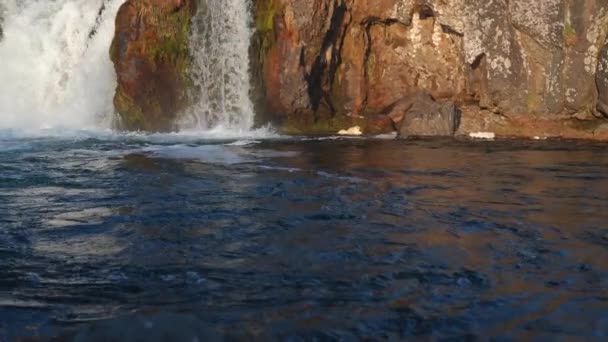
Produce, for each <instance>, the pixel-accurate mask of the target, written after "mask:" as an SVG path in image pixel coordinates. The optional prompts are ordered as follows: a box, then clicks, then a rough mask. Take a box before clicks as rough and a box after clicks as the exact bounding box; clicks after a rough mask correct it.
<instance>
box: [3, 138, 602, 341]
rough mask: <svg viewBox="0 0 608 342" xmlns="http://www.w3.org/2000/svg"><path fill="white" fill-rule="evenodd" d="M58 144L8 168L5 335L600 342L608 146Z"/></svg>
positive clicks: (10, 158) (9, 161) (9, 156)
mask: <svg viewBox="0 0 608 342" xmlns="http://www.w3.org/2000/svg"><path fill="white" fill-rule="evenodd" d="M57 144H59V145H60V146H59V148H58V146H57V145H54V146H52V147H41V146H39V147H38V149H40V150H35V151H33V152H32V153H35V154H37V155H38V156H39V157H41V156H44V158H43V160H42V161H41V159H40V158H38V159H27V160H24V159H23V158H21V157H20V156H19V155H18V154H14V153H12V152H10V151H9V152H0V163H2V164H1V165H9V166H10V167H11V168H10V169H9V170H10V171H9V172H8V174H9V175H10V176H12V177H13V178H10V179H11V180H9V181H3V182H2V183H0V184H1V186H2V187H3V188H2V191H1V193H0V200H1V201H3V203H6V204H7V205H6V206H2V209H0V217H2V222H3V228H2V229H1V230H0V242H1V243H2V244H4V245H5V246H6V247H2V248H0V254H2V255H5V256H6V257H5V258H3V259H2V260H1V261H0V263H2V265H1V266H2V269H1V270H0V275H1V277H0V314H2V315H5V317H11V318H10V319H8V321H7V322H9V323H10V328H9V327H8V326H6V325H5V326H4V327H3V326H1V325H0V339H1V337H12V336H16V335H15V334H17V333H18V332H19V331H20V330H19V328H20V327H21V328H23V327H25V326H29V325H32V324H34V323H35V325H37V326H43V327H46V328H40V329H38V330H37V331H39V332H40V333H41V334H50V335H52V334H54V333H56V332H60V331H64V329H65V328H66V326H65V325H63V323H62V325H59V324H57V322H64V323H65V322H67V323H68V325H67V329H68V330H69V329H78V328H79V326H78V325H72V324H70V322H72V323H74V322H81V321H83V320H96V319H101V318H106V317H112V316H115V315H119V314H126V313H132V312H141V313H144V314H145V313H146V312H150V311H152V312H158V311H169V312H187V313H188V314H190V315H194V316H196V318H197V319H199V320H201V321H203V322H206V323H209V324H210V326H211V328H210V329H213V330H214V331H216V332H217V333H219V334H220V335H225V336H232V337H235V338H250V339H251V338H253V339H265V338H266V339H268V338H269V339H286V338H291V337H296V336H298V337H300V338H304V339H312V338H321V339H366V338H367V339H378V338H384V339H407V338H413V337H419V338H435V339H441V338H453V337H456V338H459V337H460V338H474V337H484V338H497V339H507V340H508V339H515V340H520V339H532V340H536V339H554V338H568V337H573V336H574V337H581V338H591V339H593V338H599V339H603V338H606V337H608V325H607V324H606V323H607V318H606V315H605V312H607V311H606V310H607V309H608V297H607V296H606V293H608V291H607V290H608V269H607V268H608V265H606V263H605V262H604V261H605V260H608V226H606V222H608V220H607V219H608V212H606V211H605V210H603V209H604V208H607V207H608V195H606V194H608V192H607V191H606V190H608V189H607V186H608V176H605V172H604V170H605V169H606V167H607V166H608V150H606V149H605V147H604V146H600V145H597V146H596V145H589V144H583V145H579V144H577V143H570V142H565V143H548V142H544V143H534V144H532V143H528V142H490V143H475V144H471V143H467V142H458V141H451V140H450V141H408V142H401V141H384V140H362V139H357V140H332V141H327V140H307V141H303V140H283V141H281V140H279V141H266V142H260V143H256V144H254V143H248V144H221V143H217V142H215V143H212V144H209V143H207V142H200V143H196V142H192V143H191V144H188V145H184V144H177V145H170V144H164V145H163V144H150V143H147V142H137V143H134V142H128V141H126V142H124V143H122V144H121V143H119V142H116V141H113V142H103V141H90V142H88V143H86V144H84V146H78V147H77V149H78V152H74V150H73V149H74V148H75V147H74V146H72V145H71V144H70V143H65V145H61V144H60V143H57ZM80 145H82V143H81V144H80ZM83 150H84V151H85V152H82V151H83ZM98 150H101V151H106V152H104V153H100V154H99V155H97V156H96V155H95V153H92V152H91V151H98ZM107 151H111V153H110V152H107ZM67 161H69V163H68V162H67ZM9 302H13V303H22V305H20V306H19V307H21V308H22V309H24V310H25V308H27V310H26V311H18V310H17V311H16V309H15V305H9V304H6V303H9ZM2 303H5V304H2ZM28 303H29V304H28ZM34 304H35V306H34V307H32V306H33V305H34ZM37 308H43V309H37ZM22 312H27V314H21V313H22ZM24 315H25V316H24ZM27 317H32V318H27ZM45 329H46V330H45ZM2 334H4V335H2Z"/></svg>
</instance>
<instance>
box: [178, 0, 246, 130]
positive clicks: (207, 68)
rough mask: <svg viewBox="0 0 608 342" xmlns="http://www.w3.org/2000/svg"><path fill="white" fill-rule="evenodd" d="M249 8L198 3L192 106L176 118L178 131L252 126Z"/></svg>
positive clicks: (241, 0) (231, 0)
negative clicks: (180, 129) (193, 101)
mask: <svg viewBox="0 0 608 342" xmlns="http://www.w3.org/2000/svg"><path fill="white" fill-rule="evenodd" d="M250 6H251V3H250V0H200V1H199V8H198V12H197V14H196V16H195V18H194V21H193V32H192V35H191V42H190V47H191V51H192V54H193V58H194V61H193V62H194V63H193V70H192V74H191V75H192V79H193V81H194V84H195V87H196V94H195V96H194V97H195V105H194V106H193V107H192V108H191V110H190V111H188V113H186V114H185V115H184V116H183V118H182V119H181V120H180V126H181V127H182V128H187V129H199V130H208V129H213V128H222V129H230V130H240V131H247V130H249V129H251V127H252V126H253V120H254V112H253V105H252V103H251V99H250V97H249V95H250V94H249V91H250V74H249V45H250V42H251V36H252V33H253V32H252V27H251V8H250Z"/></svg>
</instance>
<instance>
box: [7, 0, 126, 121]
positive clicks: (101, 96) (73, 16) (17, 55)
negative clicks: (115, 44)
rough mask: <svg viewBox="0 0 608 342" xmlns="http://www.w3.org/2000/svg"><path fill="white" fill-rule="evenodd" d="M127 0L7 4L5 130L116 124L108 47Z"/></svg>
mask: <svg viewBox="0 0 608 342" xmlns="http://www.w3.org/2000/svg"><path fill="white" fill-rule="evenodd" d="M124 1H125V0H98V1H91V0H56V1H47V0H28V1H23V0H3V1H2V6H3V7H4V9H3V11H4V15H3V16H4V23H3V31H4V37H3V39H2V41H0V61H2V63H0V80H1V82H0V129H47V128H53V129H64V128H65V129H99V128H104V127H109V126H110V123H111V119H112V117H113V112H114V109H113V105H112V97H113V94H114V89H115V86H116V80H115V73H114V69H113V66H112V63H111V61H110V59H109V57H108V50H109V46H110V43H111V41H112V37H113V35H114V18H115V17H116V13H117V11H118V8H119V7H120V5H121V4H122V3H123V2H124Z"/></svg>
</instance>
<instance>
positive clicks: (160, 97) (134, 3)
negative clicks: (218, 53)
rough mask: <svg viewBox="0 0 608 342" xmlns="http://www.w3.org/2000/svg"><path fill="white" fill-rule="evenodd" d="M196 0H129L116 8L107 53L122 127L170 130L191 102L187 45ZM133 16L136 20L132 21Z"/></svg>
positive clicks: (189, 55) (189, 58) (115, 103)
mask: <svg viewBox="0 0 608 342" xmlns="http://www.w3.org/2000/svg"><path fill="white" fill-rule="evenodd" d="M195 11H196V6H195V0H186V1H160V0H129V1H127V2H126V3H125V4H123V5H122V7H121V8H120V10H119V12H118V15H117V19H116V35H115V37H114V40H113V42H112V46H111V48H110V57H111V59H112V61H113V62H114V66H115V69H116V72H117V76H118V87H117V91H116V95H115V98H114V105H115V108H116V111H117V112H118V114H119V115H120V118H121V120H120V122H121V127H120V128H123V129H127V130H147V131H170V130H173V129H174V128H175V119H176V118H177V116H178V115H179V113H180V112H182V111H184V110H185V109H186V108H188V107H189V106H190V104H191V100H190V96H189V94H190V90H191V88H192V81H191V80H190V78H189V71H190V68H191V65H192V57H191V53H190V49H189V40H190V31H191V26H192V17H193V15H194V13H195ZM134 18H136V19H134Z"/></svg>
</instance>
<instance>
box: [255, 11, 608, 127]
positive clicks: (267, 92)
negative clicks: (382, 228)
mask: <svg viewBox="0 0 608 342" xmlns="http://www.w3.org/2000/svg"><path fill="white" fill-rule="evenodd" d="M254 10H255V18H256V28H257V35H256V41H255V43H254V46H255V47H256V48H255V49H254V50H255V51H254V53H253V56H254V59H255V63H254V65H256V66H257V67H258V68H259V70H258V72H257V73H256V74H257V75H258V76H259V84H261V85H262V90H263V91H262V93H263V94H262V96H261V98H260V99H261V101H260V102H261V103H262V107H263V108H265V110H266V111H268V112H269V113H271V118H272V119H273V120H274V121H275V122H277V123H278V124H279V125H281V127H283V129H284V130H285V131H287V132H298V133H299V132H308V133H333V132H336V131H337V130H339V129H342V128H345V127H352V126H354V125H358V126H361V127H375V126H374V125H373V124H372V125H369V124H368V122H370V121H374V122H382V121H383V120H385V119H386V118H382V115H388V114H387V113H389V112H393V117H394V116H395V115H396V116H397V117H399V116H400V115H401V116H405V115H406V114H407V113H408V112H407V111H406V109H403V112H402V113H400V114H394V112H395V108H399V107H400V106H399V105H398V104H399V103H402V102H403V101H407V97H408V96H410V94H413V93H416V92H420V91H423V92H426V93H428V94H430V96H431V97H432V98H433V99H434V100H433V101H435V102H436V103H433V104H429V106H431V107H436V105H439V106H441V105H440V104H438V103H442V102H443V101H451V102H453V103H454V105H455V106H456V107H457V108H458V109H459V110H460V111H461V112H462V125H461V126H460V128H459V129H458V132H459V133H460V134H468V133H469V132H472V131H479V130H485V129H491V130H496V131H497V132H499V133H500V134H503V135H515V136H518V135H520V136H530V134H532V136H541V137H545V136H547V137H551V136H562V137H591V138H597V137H599V136H600V135H602V136H603V134H604V133H601V132H603V129H600V128H601V127H602V125H603V123H604V120H605V117H606V116H608V45H607V37H608V2H606V1H604V0H582V1H580V0H543V1H528V0H510V1H505V0H490V1H488V0H447V1H446V0H377V1H357V0H311V1H301V0H256V1H255V9H254ZM402 107H403V106H402ZM379 116H380V117H379ZM404 120H405V119H404ZM399 125H401V123H400V122H395V127H396V128H398V129H400V127H401V126H399ZM524 126H525V127H524ZM529 127H534V129H533V130H532V131H534V132H531V129H529ZM543 127H544V128H543Z"/></svg>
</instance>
